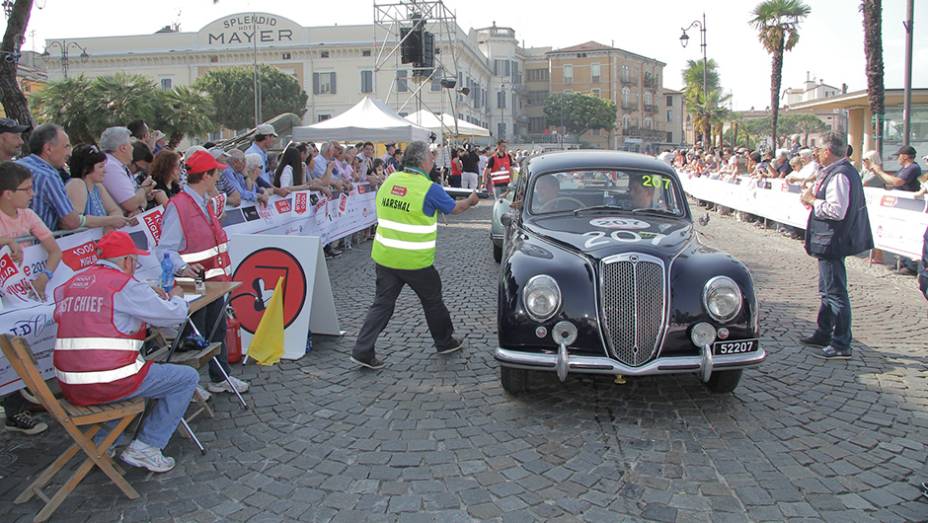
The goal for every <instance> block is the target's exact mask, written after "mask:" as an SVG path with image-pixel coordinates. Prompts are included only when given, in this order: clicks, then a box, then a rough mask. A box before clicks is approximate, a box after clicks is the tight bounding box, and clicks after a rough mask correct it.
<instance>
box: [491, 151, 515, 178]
mask: <svg viewBox="0 0 928 523" xmlns="http://www.w3.org/2000/svg"><path fill="white" fill-rule="evenodd" d="M490 161H491V162H493V166H492V167H490V179H491V180H492V181H493V185H507V184H508V183H509V181H510V180H511V178H510V176H511V175H512V157H511V156H509V153H506V155H505V156H503V157H502V158H500V157H499V155H497V154H494V155H493V156H491V157H490Z"/></svg>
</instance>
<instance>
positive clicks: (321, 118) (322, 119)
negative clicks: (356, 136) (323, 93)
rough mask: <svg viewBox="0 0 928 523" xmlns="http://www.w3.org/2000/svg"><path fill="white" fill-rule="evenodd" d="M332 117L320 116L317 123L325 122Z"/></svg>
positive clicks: (327, 115)
mask: <svg viewBox="0 0 928 523" xmlns="http://www.w3.org/2000/svg"><path fill="white" fill-rule="evenodd" d="M331 117H332V115H331V114H320V115H319V116H317V117H316V121H317V122H324V121H326V120H328V119H329V118H331Z"/></svg>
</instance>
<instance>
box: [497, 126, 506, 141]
mask: <svg viewBox="0 0 928 523" xmlns="http://www.w3.org/2000/svg"><path fill="white" fill-rule="evenodd" d="M496 131H497V133H496V134H497V138H505V137H506V122H500V123H498V124H497V126H496Z"/></svg>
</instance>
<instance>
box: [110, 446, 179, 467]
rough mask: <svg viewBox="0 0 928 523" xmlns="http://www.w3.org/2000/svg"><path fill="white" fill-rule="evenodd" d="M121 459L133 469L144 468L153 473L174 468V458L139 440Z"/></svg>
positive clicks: (124, 452) (127, 449) (125, 451)
mask: <svg viewBox="0 0 928 523" xmlns="http://www.w3.org/2000/svg"><path fill="white" fill-rule="evenodd" d="M119 459H121V460H123V461H124V462H125V463H127V464H129V465H132V466H133V467H143V468H146V469H148V470H150V471H152V472H167V471H169V470H171V469H173V468H174V458H169V457H167V456H165V455H164V454H162V453H161V449H156V448H155V447H152V446H150V445H146V444H144V443H142V442H141V441H139V440H135V441H133V442H132V443H131V444H130V445H129V446H128V447H127V448H126V450H124V451H122V454H121V455H120V456H119Z"/></svg>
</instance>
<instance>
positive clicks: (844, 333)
mask: <svg viewBox="0 0 928 523" xmlns="http://www.w3.org/2000/svg"><path fill="white" fill-rule="evenodd" d="M818 294H819V296H821V298H822V303H821V305H819V308H818V320H817V323H818V329H817V330H816V331H815V337H816V338H819V339H821V340H831V346H832V347H834V348H835V349H838V350H850V348H851V299H850V297H848V294H847V269H846V268H845V267H844V258H828V259H826V258H820V259H819V260H818Z"/></svg>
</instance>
